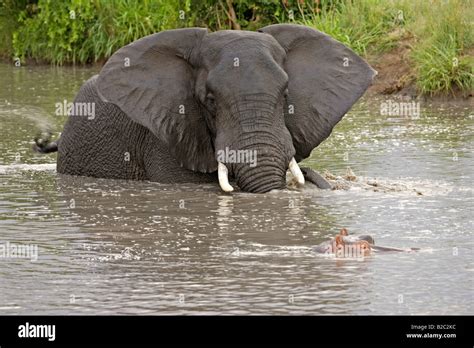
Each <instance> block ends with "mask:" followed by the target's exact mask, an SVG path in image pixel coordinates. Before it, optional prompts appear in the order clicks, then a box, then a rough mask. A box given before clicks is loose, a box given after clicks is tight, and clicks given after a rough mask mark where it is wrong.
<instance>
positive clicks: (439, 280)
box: [0, 65, 474, 315]
mask: <svg viewBox="0 0 474 348" xmlns="http://www.w3.org/2000/svg"><path fill="white" fill-rule="evenodd" d="M97 70H98V69H96V68H75V69H74V68H50V67H21V68H15V67H12V66H7V65H0V76H1V80H2V82H1V86H2V87H1V88H0V150H1V151H0V243H7V242H9V243H16V244H21V245H24V244H25V245H26V244H28V245H30V244H32V245H37V247H38V259H37V260H36V261H34V260H33V261H32V260H31V259H21V258H0V313H2V314H306V315H313V314H474V305H473V293H474V292H473V290H474V288H473V285H474V284H473V279H474V278H473V271H474V266H473V256H474V242H473V238H472V237H473V233H472V230H473V225H472V215H473V202H472V197H473V195H472V193H473V187H472V172H473V169H474V160H473V156H472V140H473V138H472V134H473V117H474V114H473V111H472V110H471V109H469V108H468V107H467V106H465V105H460V106H457V107H455V106H446V105H441V104H438V105H430V104H429V103H423V102H422V103H421V115H420V117H419V118H413V117H406V116H384V115H381V114H380V103H381V102H383V101H384V100H385V99H373V98H370V99H367V98H366V99H364V100H363V101H361V102H360V103H358V104H357V105H356V107H355V108H354V109H353V110H352V111H351V112H350V113H349V114H348V115H347V116H346V117H345V118H344V120H343V121H342V122H341V123H340V124H339V125H338V126H337V127H336V128H335V130H334V132H333V134H332V135H331V136H330V138H329V139H328V140H327V141H325V142H324V143H323V144H322V145H321V146H320V147H319V148H318V149H316V150H315V151H313V154H312V156H311V158H310V159H308V160H306V161H305V163H306V165H307V166H311V167H313V168H315V169H317V170H319V171H320V172H323V171H325V170H329V171H330V172H332V173H335V174H344V172H345V170H346V168H347V167H351V168H352V170H353V171H354V172H355V173H356V175H358V176H361V177H364V178H371V179H374V180H380V181H382V182H385V183H389V184H393V185H398V186H400V187H405V188H406V189H401V190H399V191H398V192H384V191H383V190H378V191H374V190H366V189H361V188H359V187H353V188H352V189H350V190H336V191H321V190H318V189H316V188H314V187H310V186H309V185H308V186H307V187H305V188H304V189H300V190H284V191H279V192H272V193H269V194H263V195H262V194H243V193H234V194H232V195H227V194H223V193H221V192H220V190H219V188H218V186H217V184H216V185H193V184H188V185H163V184H158V183H150V182H133V181H120V180H118V181H116V180H105V179H93V178H81V177H70V176H64V175H58V174H57V173H56V171H55V164H54V163H55V159H56V155H55V154H49V155H37V154H34V153H32V151H31V150H30V149H31V144H32V138H33V137H34V135H35V134H36V133H37V132H38V131H39V130H40V129H46V128H48V127H49V128H50V129H52V130H53V131H54V136H55V137H57V136H58V134H59V132H60V131H61V130H62V125H63V124H64V122H65V117H63V116H56V115H55V103H58V102H62V101H63V100H64V99H66V100H67V101H71V100H72V99H73V97H74V95H75V93H76V92H77V90H78V88H79V87H80V85H81V84H82V83H83V81H84V80H87V79H88V78H89V77H90V76H92V75H93V74H95V73H96V72H97ZM415 190H416V191H419V192H420V193H421V195H420V194H418V193H417V192H416V191H415ZM341 227H346V228H347V229H348V230H349V231H350V232H351V233H354V234H362V233H364V234H367V233H368V234H371V235H373V236H374V238H375V240H376V243H377V244H381V245H389V246H395V247H417V248H421V251H420V252H418V253H394V254H393V253H392V254H390V253H388V254H376V255H374V256H370V257H367V258H365V259H364V260H355V259H348V260H344V259H334V258H327V257H322V256H317V255H314V254H313V253H312V252H311V246H313V245H315V244H318V243H320V242H322V241H324V240H326V239H328V238H329V237H330V236H332V235H334V234H335V233H336V232H337V231H338V230H339V229H340V228H341Z"/></svg>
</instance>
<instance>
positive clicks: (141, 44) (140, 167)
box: [36, 24, 376, 192]
mask: <svg viewBox="0 0 474 348" xmlns="http://www.w3.org/2000/svg"><path fill="white" fill-rule="evenodd" d="M375 74H376V72H375V70H373V69H372V68H371V67H370V66H369V65H368V64H367V63H366V62H365V61H364V60H363V59H361V58H360V57H359V56H357V55H356V54H355V53H354V52H353V51H352V50H350V49H349V48H347V47H346V46H344V45H343V44H341V43H340V42H338V41H336V40H334V39H332V38H331V37H329V36H328V35H326V34H323V33H321V32H319V31H317V30H314V29H312V28H309V27H305V26H300V25H288V24H278V25H270V26H267V27H264V28H262V29H261V30H259V31H258V32H250V31H229V30H223V31H217V32H212V33H209V32H208V30H207V29H203V28H186V29H176V30H168V31H163V32H160V33H156V34H152V35H149V36H146V37H144V38H142V39H140V40H137V41H135V42H132V43H131V44H129V45H127V46H125V47H123V48H121V49H119V50H118V51H117V52H116V53H115V54H113V55H112V56H111V57H110V59H109V60H108V61H107V62H106V64H105V65H104V67H103V68H102V70H101V71H100V73H99V74H98V75H96V76H93V77H92V78H90V79H89V80H88V81H87V82H85V83H84V85H83V86H82V87H81V89H80V91H79V93H78V94H77V96H76V99H75V101H74V104H75V105H79V104H81V105H82V104H84V103H85V104H93V106H94V108H93V109H94V112H95V114H94V115H93V116H94V117H80V115H78V114H74V113H70V116H69V118H68V121H67V123H66V125H65V127H64V130H63V132H62V135H61V137H60V139H59V140H58V141H57V145H56V144H55V143H53V144H51V143H49V144H45V143H41V142H37V144H36V147H37V150H38V151H40V152H52V151H55V150H57V151H58V160H57V169H58V172H59V173H65V174H71V175H84V176H92V177H103V178H119V179H134V180H150V181H157V182H163V183H176V182H178V183H179V182H212V181H214V182H217V181H218V182H219V184H220V186H221V188H222V189H223V190H224V191H226V192H229V191H232V189H233V188H232V186H231V185H230V184H229V175H230V176H231V177H232V178H233V180H235V183H236V184H237V185H238V187H239V188H240V189H241V190H242V191H247V192H267V191H270V190H272V189H281V188H284V187H285V184H286V182H285V176H286V171H287V169H288V168H289V169H290V171H291V172H292V173H293V175H294V176H295V178H296V179H297V181H298V182H299V183H300V184H302V183H304V180H305V179H304V178H305V175H306V174H308V170H307V169H306V170H303V172H305V175H304V174H303V173H302V171H301V170H300V168H299V166H298V164H297V162H299V161H301V160H303V159H304V158H306V157H308V156H309V155H310V153H311V151H312V150H313V149H314V148H315V147H316V146H318V145H319V144H320V143H321V142H322V141H323V140H324V139H326V138H327V137H328V136H329V134H330V133H331V131H332V129H333V127H334V126H335V125H336V124H337V123H338V122H339V121H340V120H341V118H342V117H343V116H344V114H345V113H346V112H347V111H348V110H349V109H350V107H351V106H352V105H353V104H354V103H355V102H356V101H357V100H358V99H359V98H360V97H361V96H362V94H363V93H364V92H365V91H366V89H367V88H368V87H369V85H370V84H371V81H372V79H373V77H374V76H375ZM82 116H84V115H82ZM89 116H91V115H89ZM252 154H253V155H255V156H252ZM310 177H311V175H310Z"/></svg>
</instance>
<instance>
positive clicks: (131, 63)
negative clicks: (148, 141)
mask: <svg viewBox="0 0 474 348" xmlns="http://www.w3.org/2000/svg"><path fill="white" fill-rule="evenodd" d="M206 34H207V29H203V28H186V29H176V30H167V31H163V32H160V33H157V34H152V35H149V36H146V37H144V38H142V39H140V40H137V41H135V42H132V43H131V44H129V45H127V46H125V47H123V48H121V49H119V50H118V51H117V52H116V53H114V55H112V57H110V59H109V60H108V61H107V63H106V64H105V65H104V67H103V68H102V70H101V72H100V74H99V78H98V81H97V90H98V92H99V95H100V96H101V98H102V99H103V100H105V101H107V102H110V103H113V104H115V105H117V106H118V107H119V108H120V109H121V110H122V111H123V112H124V113H125V114H127V116H128V117H130V118H131V119H132V120H134V121H135V122H137V123H139V124H141V125H143V126H145V127H147V128H148V129H149V130H150V131H151V132H152V133H153V134H154V135H155V136H156V137H158V138H159V139H160V140H161V141H162V142H163V143H164V144H166V145H167V146H168V148H169V151H170V153H171V154H172V155H173V156H174V157H175V158H176V160H177V162H178V163H179V164H181V165H182V166H184V167H185V168H187V169H191V170H195V171H199V172H213V171H215V170H216V169H217V162H216V160H215V158H214V148H213V143H212V137H211V135H210V133H209V130H208V128H207V124H206V122H205V120H204V118H203V116H202V115H201V109H200V106H199V104H198V102H197V101H196V99H195V98H194V83H195V77H194V76H195V70H196V69H195V67H196V66H197V65H198V64H199V62H198V59H197V58H196V57H198V56H199V47H200V43H201V41H202V39H203V37H204V36H205V35H206Z"/></svg>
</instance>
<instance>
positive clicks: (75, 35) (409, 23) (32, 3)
mask: <svg viewBox="0 0 474 348" xmlns="http://www.w3.org/2000/svg"><path fill="white" fill-rule="evenodd" d="M473 11H474V6H472V2H471V1H469V0H443V1H442V0H425V1H414V0H281V1H277V0H256V1H251V0H199V1H198V0H16V1H15V0H0V35H1V37H0V55H2V56H3V57H8V58H9V59H11V58H13V57H18V58H20V59H21V60H23V61H24V60H26V59H34V60H36V61H40V62H47V63H52V64H57V65H61V64H66V63H72V64H77V63H79V64H85V63H93V62H97V61H103V60H105V59H107V58H108V57H109V56H110V55H111V54H112V53H113V52H114V51H116V50H117V49H118V48H120V47H122V46H124V45H126V44H127V43H129V42H132V41H134V40H136V39H138V38H140V37H143V36H145V35H148V34H151V33H154V32H157V31H161V30H165V29H171V28H180V27H189V26H200V27H208V28H209V29H210V30H221V29H245V30H255V29H258V28H260V27H262V26H265V25H268V24H274V23H299V24H304V25H308V26H311V27H314V28H317V29H319V30H321V31H323V32H325V33H327V34H329V35H331V36H333V37H334V38H336V39H337V40H339V41H341V42H343V43H344V44H346V45H348V46H349V47H351V48H352V49H354V50H355V51H356V52H357V53H359V54H360V55H362V56H364V57H366V58H367V59H369V60H370V59H371V57H374V56H380V55H381V54H383V53H384V52H387V51H390V50H392V49H394V48H396V47H397V46H398V45H399V44H400V41H402V40H406V38H410V40H409V42H408V44H409V45H410V47H411V62H412V64H413V67H412V68H413V71H414V73H415V76H416V83H417V86H418V89H419V90H420V91H421V92H422V93H438V92H449V91H452V90H453V89H454V88H458V89H460V90H463V91H469V90H472V89H473V81H474V78H473V71H472V69H473V60H472V49H473V41H474V40H473V35H474V34H473V29H472V24H471V23H470V21H471V20H472V18H474V12H473Z"/></svg>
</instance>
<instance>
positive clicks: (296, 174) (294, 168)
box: [289, 157, 304, 185]
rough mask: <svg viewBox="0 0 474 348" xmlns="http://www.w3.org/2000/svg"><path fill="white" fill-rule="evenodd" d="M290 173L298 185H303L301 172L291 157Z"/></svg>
mask: <svg viewBox="0 0 474 348" xmlns="http://www.w3.org/2000/svg"><path fill="white" fill-rule="evenodd" d="M289 167H290V172H291V174H293V176H294V177H295V178H296V181H297V182H298V184H300V185H304V176H303V173H302V172H301V169H300V167H299V166H298V163H296V160H295V158H294V157H293V158H292V159H291V161H290V165H289Z"/></svg>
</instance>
